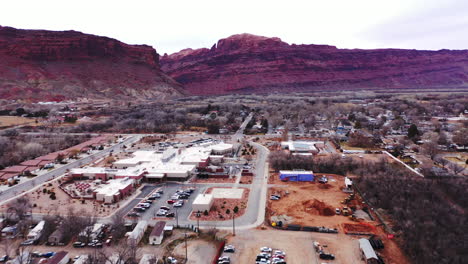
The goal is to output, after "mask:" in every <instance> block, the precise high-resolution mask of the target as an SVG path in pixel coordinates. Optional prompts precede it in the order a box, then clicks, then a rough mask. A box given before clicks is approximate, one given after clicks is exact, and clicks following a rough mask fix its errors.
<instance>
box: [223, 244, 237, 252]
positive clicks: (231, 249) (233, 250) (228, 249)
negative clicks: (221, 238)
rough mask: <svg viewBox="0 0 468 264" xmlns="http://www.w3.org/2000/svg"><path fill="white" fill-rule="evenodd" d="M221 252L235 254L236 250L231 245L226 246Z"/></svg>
mask: <svg viewBox="0 0 468 264" xmlns="http://www.w3.org/2000/svg"><path fill="white" fill-rule="evenodd" d="M223 251H224V252H226V253H234V252H236V248H235V247H234V246H233V245H227V246H225V247H224V250H223Z"/></svg>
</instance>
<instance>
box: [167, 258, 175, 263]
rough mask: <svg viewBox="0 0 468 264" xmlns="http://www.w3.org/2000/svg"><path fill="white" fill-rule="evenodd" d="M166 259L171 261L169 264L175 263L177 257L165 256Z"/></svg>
mask: <svg viewBox="0 0 468 264" xmlns="http://www.w3.org/2000/svg"><path fill="white" fill-rule="evenodd" d="M167 260H168V261H169V262H170V263H171V264H176V263H177V259H175V258H173V257H167Z"/></svg>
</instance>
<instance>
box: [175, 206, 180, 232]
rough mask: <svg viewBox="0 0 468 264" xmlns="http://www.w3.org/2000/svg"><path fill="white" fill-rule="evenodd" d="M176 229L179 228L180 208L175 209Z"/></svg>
mask: <svg viewBox="0 0 468 264" xmlns="http://www.w3.org/2000/svg"><path fill="white" fill-rule="evenodd" d="M175 212H176V213H175V217H176V227H177V228H179V207H176V208H175Z"/></svg>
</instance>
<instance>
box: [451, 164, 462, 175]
mask: <svg viewBox="0 0 468 264" xmlns="http://www.w3.org/2000/svg"><path fill="white" fill-rule="evenodd" d="M449 168H450V169H451V170H452V171H453V173H455V174H459V173H460V172H462V171H463V170H465V168H464V167H462V166H460V165H458V164H456V163H453V162H452V163H450V165H449Z"/></svg>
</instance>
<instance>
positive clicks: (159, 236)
mask: <svg viewBox="0 0 468 264" xmlns="http://www.w3.org/2000/svg"><path fill="white" fill-rule="evenodd" d="M164 227H166V222H164V221H159V222H157V223H156V225H155V226H154V228H153V231H152V232H151V234H150V236H149V243H150V244H151V245H159V244H161V243H162V240H163V238H164Z"/></svg>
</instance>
